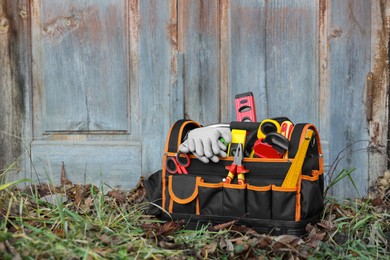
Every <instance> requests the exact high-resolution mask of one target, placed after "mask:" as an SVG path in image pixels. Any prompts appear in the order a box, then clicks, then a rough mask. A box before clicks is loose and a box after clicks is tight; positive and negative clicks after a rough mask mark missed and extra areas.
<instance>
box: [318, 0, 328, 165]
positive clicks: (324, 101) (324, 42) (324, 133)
mask: <svg viewBox="0 0 390 260" xmlns="http://www.w3.org/2000/svg"><path fill="white" fill-rule="evenodd" d="M329 4H330V0H320V1H319V10H318V23H319V24H318V30H319V32H318V34H319V43H318V55H319V58H318V59H319V61H318V62H319V67H318V69H319V97H318V98H319V101H318V105H319V120H318V128H319V130H320V131H321V146H322V151H323V155H324V164H325V172H328V170H329V165H330V162H329V140H330V137H329V113H328V111H329V102H330V87H329V75H330V69H329V65H330V61H329V57H330V56H329V55H330V44H329V37H328V35H329V21H330V14H329V9H330V5H329Z"/></svg>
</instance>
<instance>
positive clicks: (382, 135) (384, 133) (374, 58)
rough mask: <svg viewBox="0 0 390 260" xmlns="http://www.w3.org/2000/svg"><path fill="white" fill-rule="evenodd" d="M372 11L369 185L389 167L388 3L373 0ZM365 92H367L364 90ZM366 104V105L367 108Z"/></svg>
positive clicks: (389, 10) (389, 6)
mask: <svg viewBox="0 0 390 260" xmlns="http://www.w3.org/2000/svg"><path fill="white" fill-rule="evenodd" d="M371 2H372V9H371V19H372V20H371V52H372V54H371V71H372V72H373V85H372V87H373V88H372V90H371V91H372V95H373V96H372V101H373V102H372V107H370V108H369V109H371V110H372V120H371V121H370V122H369V131H370V137H371V141H372V145H373V148H374V149H370V153H369V175H368V185H373V184H374V183H375V181H376V180H377V179H378V177H379V176H381V175H383V173H384V171H385V170H386V169H387V168H388V161H387V156H388V153H387V150H386V147H388V140H387V139H388V131H389V129H388V125H389V115H388V111H389V103H388V102H389V93H388V86H389V56H388V55H389V41H390V38H389V37H390V2H389V1H381V0H373V1H371ZM366 91H368V90H366ZM367 105H368V104H367V103H366V106H367Z"/></svg>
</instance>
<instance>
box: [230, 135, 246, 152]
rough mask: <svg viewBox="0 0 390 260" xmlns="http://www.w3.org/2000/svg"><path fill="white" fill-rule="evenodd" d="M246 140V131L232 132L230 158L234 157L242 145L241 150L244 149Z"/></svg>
mask: <svg viewBox="0 0 390 260" xmlns="http://www.w3.org/2000/svg"><path fill="white" fill-rule="evenodd" d="M245 140H246V131H245V130H239V129H233V130H232V142H231V143H230V144H229V148H228V156H234V155H235V153H236V150H237V147H238V145H239V144H241V149H244V145H245Z"/></svg>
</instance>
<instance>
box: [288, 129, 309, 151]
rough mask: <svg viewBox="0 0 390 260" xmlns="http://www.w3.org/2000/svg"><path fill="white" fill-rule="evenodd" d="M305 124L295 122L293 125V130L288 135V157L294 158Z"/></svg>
mask: <svg viewBox="0 0 390 260" xmlns="http://www.w3.org/2000/svg"><path fill="white" fill-rule="evenodd" d="M305 126H306V124H296V125H294V128H293V131H292V133H291V137H290V145H289V148H288V158H294V157H295V155H296V154H297V152H298V148H299V142H300V140H301V135H302V131H303V128H304V127H305Z"/></svg>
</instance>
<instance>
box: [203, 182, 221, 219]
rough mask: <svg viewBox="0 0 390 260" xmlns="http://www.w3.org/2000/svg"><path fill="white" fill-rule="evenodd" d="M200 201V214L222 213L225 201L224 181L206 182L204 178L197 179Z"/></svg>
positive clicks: (218, 214) (219, 214)
mask: <svg viewBox="0 0 390 260" xmlns="http://www.w3.org/2000/svg"><path fill="white" fill-rule="evenodd" d="M197 186H198V201H199V211H198V212H197V214H200V215H217V216H221V215H222V203H223V199H222V196H223V191H222V189H223V188H222V187H223V183H222V182H219V183H205V182H204V181H203V180H198V181H197Z"/></svg>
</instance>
